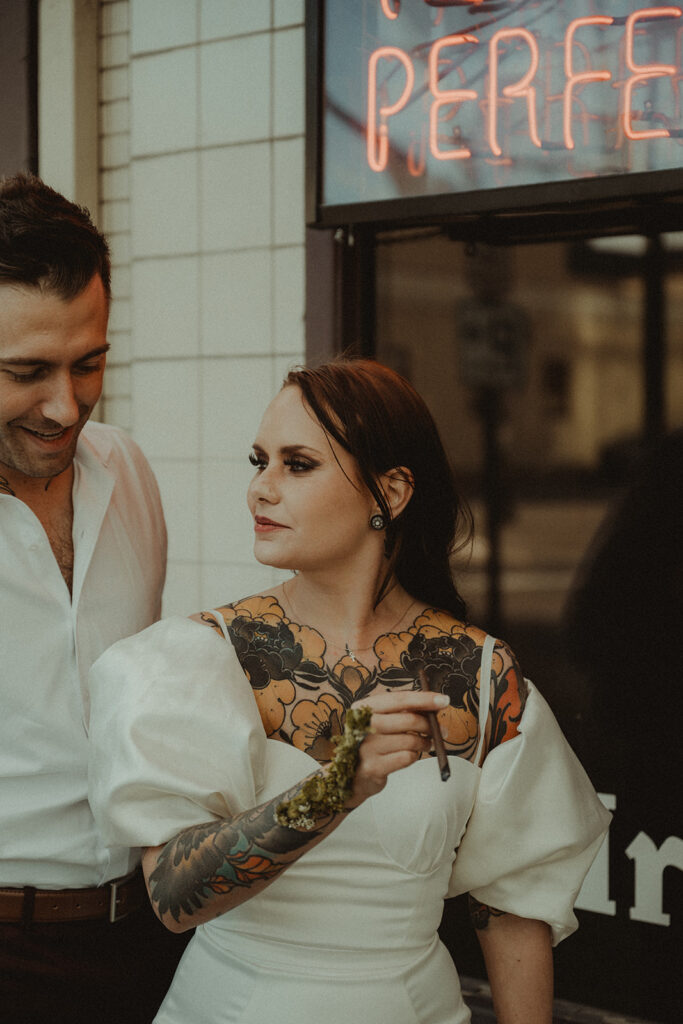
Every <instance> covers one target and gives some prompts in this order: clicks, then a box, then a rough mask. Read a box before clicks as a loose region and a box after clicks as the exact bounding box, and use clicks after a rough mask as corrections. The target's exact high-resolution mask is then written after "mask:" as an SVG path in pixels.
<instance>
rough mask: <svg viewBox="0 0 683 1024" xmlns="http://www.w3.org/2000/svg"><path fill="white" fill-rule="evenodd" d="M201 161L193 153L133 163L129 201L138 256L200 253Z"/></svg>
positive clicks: (134, 250) (135, 253)
mask: <svg viewBox="0 0 683 1024" xmlns="http://www.w3.org/2000/svg"><path fill="white" fill-rule="evenodd" d="M198 158H199V157H198V154H197V153H196V152H191V153H173V154H169V155H168V156H157V157H151V158H150V159H147V160H134V161H133V163H132V167H131V170H132V176H131V197H130V201H131V227H132V235H133V255H134V256H135V257H137V258H140V257H143V256H167V255H179V254H181V253H191V252H196V251H197V247H198V244H199V230H198V223H197V220H198V217H197V214H198V195H197V163H198Z"/></svg>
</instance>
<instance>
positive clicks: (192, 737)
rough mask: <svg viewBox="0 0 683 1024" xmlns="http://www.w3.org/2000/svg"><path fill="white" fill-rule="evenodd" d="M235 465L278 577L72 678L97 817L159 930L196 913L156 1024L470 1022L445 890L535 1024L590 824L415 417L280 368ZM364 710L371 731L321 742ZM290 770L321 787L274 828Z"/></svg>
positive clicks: (370, 373) (340, 373)
mask: <svg viewBox="0 0 683 1024" xmlns="http://www.w3.org/2000/svg"><path fill="white" fill-rule="evenodd" d="M250 459H251V461H252V464H253V466H254V477H253V480H252V482H251V484H250V487H249V491H248V505H249V509H250V512H251V515H252V518H253V523H254V553H255V555H256V558H257V559H258V561H260V562H262V563H264V564H266V565H271V566H276V567H278V568H283V569H284V568H286V569H292V570H294V575H293V576H292V578H291V579H289V580H288V581H287V582H286V583H284V584H282V585H280V586H277V587H273V588H270V589H268V590H267V591H265V592H263V593H261V594H257V595H252V596H249V597H246V598H241V599H239V600H235V601H230V602H229V603H227V604H225V605H224V606H222V607H220V608H218V609H214V610H212V611H206V612H202V613H200V614H198V615H195V616H192V617H191V618H190V619H182V618H179V617H173V618H169V619H165V620H162V621H161V622H159V623H157V624H156V625H155V626H152V627H150V628H149V629H147V630H145V631H144V632H143V633H141V634H138V636H136V637H132V638H129V639H128V640H124V641H121V642H120V643H118V644H115V645H114V647H112V648H111V649H110V650H109V651H108V652H106V653H105V654H104V655H103V656H102V657H101V658H100V660H99V661H98V662H97V664H96V665H95V667H94V668H93V671H92V674H91V721H90V737H91V746H92V765H91V802H92V805H93V808H94V811H95V814H96V817H97V819H98V822H99V824H100V827H101V828H102V830H103V832H104V834H105V837H106V838H107V841H108V842H109V843H110V845H123V846H131V847H139V846H141V847H144V853H143V858H142V865H143V870H144V874H145V879H146V882H147V887H148V891H149V896H150V900H151V903H152V906H153V908H154V910H155V912H156V913H157V915H158V917H159V918H160V920H161V921H162V922H163V923H164V924H165V925H166V926H167V927H168V928H170V929H171V930H172V931H183V930H186V929H190V928H195V927H196V932H195V935H194V937H193V939H192V941H191V942H190V945H189V947H188V949H187V951H186V953H185V956H184V958H183V960H182V961H181V964H180V966H179V968H178V970H177V972H176V977H175V979H174V982H173V984H172V986H171V989H170V991H169V993H168V995H167V997H166V999H165V1001H164V1003H163V1005H162V1007H161V1009H160V1011H159V1013H158V1016H157V1018H156V1021H157V1024H193V1022H196V1024H218V1022H226V1024H227V1022H231V1024H252V1022H254V1024H255V1022H257V1021H258V1022H259V1024H262V1021H263V1020H265V1019H278V1020H279V1021H281V1022H284V1024H295V1022H296V1024H318V1022H325V1024H342V1022H347V1021H349V1020H354V1019H357V1020H362V1021H364V1022H369V1024H384V1022H386V1021H387V1020H391V1021H393V1022H395V1024H416V1022H420V1024H464V1022H466V1021H468V1020H470V1014H469V1011H468V1009H467V1007H466V1006H465V1004H464V1002H463V999H462V995H461V992H460V985H459V982H458V976H457V973H456V970H455V968H454V966H453V963H452V961H451V958H450V956H449V955H448V953H447V951H446V950H445V948H444V947H443V946H442V944H441V943H440V941H439V939H438V935H437V929H438V926H439V923H440V919H441V914H442V910H443V901H444V899H445V898H447V897H448V896H454V895H457V894H459V893H462V892H469V893H470V902H471V907H472V918H473V923H474V926H475V928H476V929H477V934H478V937H479V939H480V942H481V946H482V950H483V954H484V958H485V962H486V967H487V971H488V975H489V980H490V983H491V988H492V991H493V998H494V1005H495V1009H496V1013H497V1016H498V1020H499V1021H500V1022H501V1024H519V1022H524V1024H550V1021H551V1012H552V955H551V945H552V944H554V943H556V942H558V941H560V940H561V939H562V938H564V937H565V936H566V935H568V934H569V933H571V932H572V931H573V930H574V929H575V928H576V919H575V917H574V915H573V912H572V905H573V901H574V898H575V896H576V893H577V892H578V890H579V888H580V885H581V882H582V880H583V877H584V875H585V873H586V872H587V870H588V868H589V866H590V864H591V862H592V860H593V857H594V856H595V854H596V852H597V850H598V848H599V846H600V843H601V841H602V838H603V836H604V833H605V831H606V828H607V823H608V821H609V815H608V814H607V812H606V811H605V810H604V808H603V807H602V805H601V804H600V803H599V801H598V800H597V797H596V795H595V793H594V791H593V789H592V787H591V785H590V783H589V781H588V779H587V778H586V776H585V774H584V772H583V770H582V768H581V767H580V765H579V764H578V762H577V761H576V759H575V757H574V755H573V754H572V752H571V750H570V749H569V747H568V746H567V744H566V742H565V740H564V738H563V737H562V734H561V733H560V731H559V728H558V726H557V724H556V722H555V720H554V718H553V716H552V713H551V712H550V710H549V708H548V706H547V705H546V703H545V702H544V701H543V698H542V697H541V696H540V694H539V693H538V691H537V690H535V689H534V687H533V686H532V684H530V683H528V682H527V681H525V680H524V678H523V677H522V675H521V674H520V671H519V668H518V666H517V663H516V660H515V657H514V655H513V653H512V652H511V651H510V649H509V648H508V646H507V645H506V644H505V643H504V642H503V641H501V640H498V639H494V638H492V637H487V635H486V634H485V633H484V632H483V631H482V630H480V629H478V628H477V627H476V626H473V625H472V624H470V623H469V622H468V621H467V618H466V609H465V605H464V602H463V600H462V598H461V597H460V595H459V594H458V592H457V589H456V587H455V585H454V583H453V580H452V576H451V570H450V565H449V557H450V555H451V554H452V552H453V550H454V547H455V545H456V542H457V540H458V539H459V537H460V535H461V533H462V532H463V530H464V528H465V527H466V526H467V517H466V514H465V512H464V509H463V506H462V503H461V502H460V500H459V498H458V496H457V494H456V492H455V488H454V484H453V480H452V476H451V473H450V470H449V466H448V462H447V459H446V456H445V453H444V450H443V447H442V444H441V441H440V439H439V436H438V433H437V430H436V427H435V425H434V422H433V420H432V418H431V416H430V414H429V412H428V411H427V408H426V406H425V405H424V403H423V401H422V400H421V399H420V397H419V396H418V395H417V394H416V393H415V391H414V390H413V389H412V387H411V386H410V385H409V384H408V383H407V382H406V381H405V380H403V379H402V378H401V377H399V376H398V375H397V374H395V373H393V372H392V371H390V370H388V369H387V368H385V367H383V366H381V365H380V364H378V363H374V362H372V361H367V360H349V361H338V362H333V363H329V364H327V365H325V366H322V367H319V368H317V369H302V370H296V371H292V372H291V373H290V374H289V375H288V377H287V379H286V381H285V384H284V386H283V388H282V390H281V391H280V392H279V394H278V395H277V397H276V398H275V399H274V400H273V401H272V402H271V403H270V405H269V406H268V408H267V409H266V411H265V414H264V416H263V419H262V422H261V425H260V427H259V430H258V433H257V436H256V439H255V441H254V445H253V450H252V453H251V456H250ZM225 528H226V529H230V524H229V523H226V524H225ZM421 676H422V678H423V679H426V681H427V683H428V690H425V689H422V688H421V685H420V677H421ZM360 708H368V709H369V713H371V718H370V720H369V731H368V732H367V734H366V735H365V736H364V738H362V739H361V738H360V737H359V736H355V739H354V738H353V737H352V738H350V739H349V736H350V735H351V734H350V731H349V730H347V732H346V734H345V736H344V739H343V740H342V741H341V742H339V738H340V737H342V734H344V733H345V722H346V721H347V719H348V721H349V722H350V721H351V720H352V718H353V716H352V715H349V711H350V709H353V711H354V713H355V712H356V711H358V709H360ZM435 715H436V717H434V716H435ZM435 721H436V722H438V730H439V731H438V734H435V732H434V728H433V723H434V722H435ZM439 740H442V743H439ZM345 742H346V743H347V747H349V749H350V750H351V754H350V756H351V760H352V763H353V761H354V759H355V771H354V772H353V773H352V777H351V779H350V781H349V782H348V783H347V784H346V788H344V786H342V787H341V789H339V787H338V786H337V791H336V802H335V800H334V799H333V800H330V799H328V794H329V793H332V794H333V796H334V795H335V784H336V782H335V780H337V779H338V777H339V775H338V768H339V765H340V764H341V756H340V751H341V749H342V747H343V746H344V743H345ZM435 745H437V746H440V747H441V748H442V749H441V751H440V766H437V763H436V759H435V758H434V757H432V756H430V755H431V754H433V753H434V752H435V751H434V747H435ZM444 753H445V758H444ZM444 763H445V764H446V765H447V767H446V770H445V771H443V773H442V772H441V769H442V768H443V767H444ZM449 771H450V777H447V776H448V772H449ZM309 779H313V780H315V787H316V788H315V792H316V793H318V794H322V795H321V799H320V800H319V801H318V802H317V803H316V802H313V803H312V804H311V803H310V801H309V803H307V804H306V806H308V807H309V808H310V809H309V811H308V812H307V817H304V818H300V819H295V820H292V819H287V817H286V816H285V817H283V809H284V808H286V807H287V806H288V804H289V803H290V802H291V801H297V800H299V805H300V804H301V800H302V799H306V800H308V797H307V796H306V794H308V793H309V790H310V787H309V788H305V784H306V780H309ZM333 783H334V784H333ZM302 789H303V793H304V796H303V797H302Z"/></svg>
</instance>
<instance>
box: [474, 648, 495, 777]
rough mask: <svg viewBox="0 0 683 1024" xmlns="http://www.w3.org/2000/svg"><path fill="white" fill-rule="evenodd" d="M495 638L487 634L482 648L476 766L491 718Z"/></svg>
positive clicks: (479, 760)
mask: <svg viewBox="0 0 683 1024" xmlns="http://www.w3.org/2000/svg"><path fill="white" fill-rule="evenodd" d="M495 643H496V640H495V637H492V636H489V634H488V633H487V634H486V637H485V639H484V643H483V644H482V648H481V669H480V672H479V744H478V746H477V752H476V754H475V755H474V764H479V763H480V762H481V753H482V750H483V748H484V740H485V738H486V722H487V720H488V717H489V703H490V701H491V662H492V659H493V648H494V646H495Z"/></svg>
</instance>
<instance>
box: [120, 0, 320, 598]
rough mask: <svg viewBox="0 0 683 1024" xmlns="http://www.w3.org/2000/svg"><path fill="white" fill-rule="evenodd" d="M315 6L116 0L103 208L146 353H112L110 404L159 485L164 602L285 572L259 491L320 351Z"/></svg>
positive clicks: (227, 591) (274, 0)
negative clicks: (304, 371) (261, 457)
mask: <svg viewBox="0 0 683 1024" xmlns="http://www.w3.org/2000/svg"><path fill="white" fill-rule="evenodd" d="M303 6H304V5H303V0H250V3H248V4H246V3H245V4H237V3H234V4H233V3H225V2H224V0H130V2H129V3H112V4H102V8H101V21H102V39H103V43H102V62H103V66H102V71H101V88H102V96H101V99H102V101H103V103H102V108H101V110H102V119H101V120H102V176H103V185H104V184H105V182H106V185H107V189H106V194H105V189H104V188H103V193H102V194H103V197H104V199H105V201H104V203H103V207H102V213H103V217H105V216H106V218H108V220H107V221H106V226H107V227H108V230H109V231H110V232H111V233H112V234H110V237H111V238H112V242H113V245H112V251H113V252H115V253H116V252H119V253H121V254H122V259H123V258H124V257H125V258H126V259H127V261H128V263H127V269H128V271H129V276H128V282H129V291H128V293H127V294H124V291H123V289H124V287H125V283H126V279H125V277H124V276H123V275H122V274H121V275H118V285H117V288H118V290H117V291H115V300H114V305H113V308H112V331H113V333H112V341H114V338H116V341H115V347H118V346H119V345H120V350H121V352H123V351H124V345H123V336H124V335H125V333H126V331H129V352H128V359H127V362H126V361H125V360H123V361H122V362H121V364H117V363H116V362H113V364H112V369H114V371H115V373H114V375H113V380H112V379H110V381H109V382H108V383H107V388H108V389H109V390H108V391H107V396H106V397H107V403H106V405H105V417H106V418H107V419H109V420H111V421H113V420H114V419H116V420H117V421H118V422H120V423H121V424H122V425H124V426H127V427H129V428H130V429H131V431H132V433H133V436H134V437H135V438H136V440H137V441H138V443H139V444H140V445H141V446H142V448H143V450H144V451H145V453H146V454H147V456H148V457H149V459H150V461H151V463H152V466H153V468H154V470H155V472H156V474H157V478H158V480H159V484H160V487H161V491H162V497H163V500H164V506H165V509H166V516H167V520H168V527H169V573H168V583H167V588H166V592H165V595H164V614H169V613H174V612H179V613H181V614H185V613H188V612H191V611H194V610H197V608H200V607H208V606H212V605H215V604H216V603H220V602H221V601H225V600H229V599H234V598H236V597H238V596H242V595H244V594H247V593H249V592H253V591H254V590H257V589H261V588H263V587H265V586H268V585H270V584H271V583H272V582H274V581H275V580H276V579H277V578H278V574H277V573H275V572H274V571H273V570H270V569H268V568H265V567H262V566H259V565H258V564H257V563H256V562H255V561H254V559H253V556H252V554H251V548H252V527H251V522H250V518H249V516H248V513H247V510H246V504H245V500H244V493H245V490H246V485H247V482H248V479H249V477H250V475H251V467H250V466H249V463H248V462H247V454H248V451H249V446H250V444H251V441H252V440H253V436H254V432H255V430H256V427H257V425H258V420H259V418H260V413H261V411H262V409H263V408H264V406H265V405H266V403H267V402H268V401H269V399H270V398H271V396H272V395H273V394H274V393H275V391H276V390H277V388H278V387H279V382H280V381H281V379H282V376H283V375H284V373H285V372H286V369H287V367H288V366H289V365H291V364H293V363H296V362H300V361H301V360H302V358H303V351H304V334H303V309H304V274H303V267H304V207H303V192H304V180H303V149H304V139H303V132H304V45H303V32H304V30H303ZM107 8H110V10H109V11H107ZM115 9H118V10H115ZM124 13H125V15H126V17H125V22H124ZM124 24H125V28H124V27H123V26H124ZM114 27H118V28H119V29H120V32H114V31H113V28H114ZM119 34H121V35H123V34H125V36H126V39H127V41H128V44H129V56H128V55H127V56H126V60H127V75H126V82H127V84H128V86H129V93H128V94H127V97H126V99H125V102H127V103H128V104H129V106H128V115H129V116H128V118H127V124H126V128H125V134H126V137H127V139H129V140H130V156H129V157H128V154H127V152H126V151H125V149H124V147H123V144H121V145H117V144H116V142H115V140H114V138H113V137H114V136H115V135H116V134H118V133H117V132H116V131H115V130H114V128H115V127H117V126H118V124H119V123H122V122H123V109H122V108H119V109H118V110H116V109H114V107H115V104H116V103H119V102H122V101H124V97H123V96H122V95H119V94H118V92H117V91H114V92H110V93H109V94H108V96H109V98H105V93H106V90H105V89H104V85H105V78H104V76H105V75H107V73H108V72H109V71H114V70H115V68H116V65H115V64H110V65H109V66H108V67H107V68H105V66H104V60H105V51H106V59H108V60H110V61H114V60H117V59H119V58H120V57H121V56H122V54H123V41H121V42H120V43H119V45H118V46H117V45H115V43H114V36H116V35H119ZM105 38H106V39H107V43H106V45H105V43H104V40H105ZM115 81H116V80H115V79H113V78H112V80H110V81H109V83H108V84H109V88H110V89H113V88H114V83H115ZM120 88H121V89H122V88H123V79H121V82H120ZM107 108H110V109H107ZM117 114H118V116H119V118H120V121H117ZM105 159H106V160H108V161H109V164H108V166H106V167H105ZM119 159H120V160H124V159H125V160H128V163H127V164H126V165H125V166H123V165H118V164H115V163H114V161H116V160H119ZM117 173H119V175H120V176H119V177H116V175H117ZM107 175H109V177H108V178H107V177H106V176H107ZM124 175H125V176H124ZM124 191H125V192H126V194H125V196H124V194H123V193H124ZM118 235H120V236H121V237H120V238H119V239H118V241H116V240H115V239H116V236H118ZM124 236H125V242H124ZM128 243H129V246H130V248H129V252H128V253H127V254H126V252H125V245H126V244H128ZM118 269H119V267H118V265H117V268H116V271H117V273H118ZM127 300H129V301H128V302H127ZM117 307H119V308H118V309H117ZM119 335H121V338H120V339H119ZM127 373H129V376H126V374H127ZM126 388H128V391H127V392H126ZM112 389H113V390H112ZM126 401H128V402H129V403H130V404H129V407H128V409H129V416H128V422H124V420H125V418H126V405H125V402H126ZM110 412H111V413H112V415H111V416H110V415H109V413H110Z"/></svg>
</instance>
